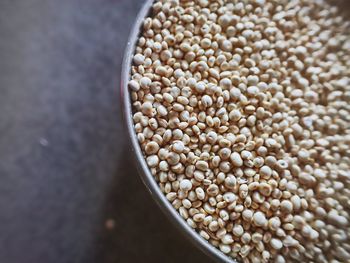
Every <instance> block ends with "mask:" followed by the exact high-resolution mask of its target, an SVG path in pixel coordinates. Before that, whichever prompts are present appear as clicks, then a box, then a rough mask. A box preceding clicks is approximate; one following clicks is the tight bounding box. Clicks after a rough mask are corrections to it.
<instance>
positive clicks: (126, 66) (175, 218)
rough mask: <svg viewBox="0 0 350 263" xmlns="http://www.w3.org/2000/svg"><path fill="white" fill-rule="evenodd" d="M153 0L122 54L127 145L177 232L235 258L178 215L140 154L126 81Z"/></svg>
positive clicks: (213, 253) (208, 250) (219, 256)
mask: <svg viewBox="0 0 350 263" xmlns="http://www.w3.org/2000/svg"><path fill="white" fill-rule="evenodd" d="M153 2H154V1H153V0H147V1H146V2H145V3H144V5H143V7H142V9H141V11H140V12H139V14H138V16H137V18H136V21H135V24H134V26H133V28H132V30H131V33H130V37H129V40H128V42H127V46H126V51H125V55H124V60H123V65H122V75H121V98H122V108H123V115H124V120H125V123H126V127H127V132H128V135H129V140H130V146H131V150H132V154H133V156H134V157H135V160H136V162H137V167H138V172H139V175H140V176H141V179H142V181H143V182H144V184H145V185H146V187H147V189H148V190H149V192H150V193H151V195H152V197H153V199H154V200H155V201H156V202H157V204H158V205H159V207H160V208H161V209H162V211H163V212H164V213H165V214H166V215H167V216H168V218H169V219H170V221H171V222H172V223H173V224H174V225H175V226H176V227H177V229H178V231H179V233H181V234H183V235H184V236H185V237H187V238H188V239H189V240H190V241H191V242H192V243H193V244H195V245H196V246H197V247H198V248H199V249H200V250H202V251H203V252H204V253H205V254H207V255H208V256H210V257H211V258H212V259H213V260H215V261H216V262H230V263H233V262H236V261H235V260H234V259H232V258H230V257H228V256H226V255H225V254H224V253H222V252H221V251H220V250H218V249H217V248H215V247H214V246H212V245H211V244H210V243H209V242H207V241H206V240H205V239H203V238H202V237H201V236H200V235H199V234H198V233H197V232H196V231H195V230H194V229H192V228H191V227H190V226H189V225H188V224H187V223H186V221H185V220H184V219H183V218H182V217H181V216H180V214H179V213H178V212H177V211H176V209H175V208H174V207H173V206H172V205H171V204H170V202H169V201H168V200H167V199H166V197H165V195H164V194H163V193H162V192H161V190H160V188H159V186H158V184H157V182H156V181H155V179H154V177H153V176H152V174H151V172H150V170H149V168H148V166H147V163H146V161H145V159H144V157H143V154H142V151H141V148H140V145H139V142H138V140H137V137H136V132H135V129H134V123H133V119H132V112H133V111H132V104H131V97H130V93H129V89H128V82H129V79H130V71H131V66H132V57H133V54H134V50H135V47H136V44H137V40H138V38H139V35H140V33H141V29H142V28H141V27H142V23H143V20H144V19H145V18H146V17H147V16H148V15H149V14H150V11H151V8H152V4H153Z"/></svg>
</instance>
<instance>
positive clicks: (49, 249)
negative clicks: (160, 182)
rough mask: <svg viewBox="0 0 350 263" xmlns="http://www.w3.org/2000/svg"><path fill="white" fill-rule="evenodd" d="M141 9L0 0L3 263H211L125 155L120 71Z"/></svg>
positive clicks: (100, 0) (122, 0)
mask: <svg viewBox="0 0 350 263" xmlns="http://www.w3.org/2000/svg"><path fill="white" fill-rule="evenodd" d="M141 5H142V1H140V0H138V1H136V0H80V1H79V0H64V1H63V0H59V1H58V0H50V1H48V0H22V1H21V0H1V2H0V36H1V39H0V176H1V177H0V178H1V181H0V211H1V213H0V262H1V263H22V262H23V263H37V262H38V263H53V262H57V263H66V262H67V263H68V262H69V263H70V262H74V263H75V262H77V263H80V262H81V263H83V262H84V263H90V262H93V263H94V262H99V263H105V262H106V263H110V262H211V261H210V260H209V259H208V258H207V257H206V256H204V255H203V254H202V253H201V252H200V251H198V250H197V248H195V247H194V246H193V245H192V244H190V243H189V242H188V241H187V240H186V239H185V238H184V236H182V235H181V234H179V233H178V232H177V231H176V229H175V228H174V226H173V225H172V224H170V222H169V221H168V219H167V218H165V216H164V215H163V214H162V213H161V211H160V210H159V208H158V206H156V204H155V203H154V201H153V200H152V198H151V196H150V195H149V193H148V192H147V190H146V188H145V187H144V185H143V184H142V182H141V180H140V179H139V177H138V175H137V171H136V170H135V164H134V163H133V158H132V156H131V154H130V152H128V143H127V140H126V136H127V135H126V132H125V129H124V128H123V125H122V119H121V112H120V111H121V109H120V98H119V79H120V76H119V74H120V71H121V61H122V56H123V51H124V48H125V44H126V40H127V36H128V33H129V30H130V29H131V26H132V24H133V20H134V19H135V16H136V14H137V12H138V10H139V8H140V7H141ZM107 219H112V220H114V222H115V226H114V228H112V229H107V228H106V226H105V222H106V220H107Z"/></svg>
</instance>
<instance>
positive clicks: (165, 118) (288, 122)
mask: <svg viewBox="0 0 350 263" xmlns="http://www.w3.org/2000/svg"><path fill="white" fill-rule="evenodd" d="M339 11H340V10H338V9H337V8H336V7H335V6H334V5H331V4H330V3H328V2H327V1H324V0H231V1H224V0H195V1H183V0H162V1H156V2H155V3H154V4H153V8H152V12H151V14H150V17H148V18H146V19H145V20H144V23H143V29H142V33H141V36H140V37H139V39H138V43H137V47H136V50H135V54H134V57H133V65H132V69H131V77H130V81H129V83H128V86H129V89H130V94H131V98H132V102H133V110H134V112H133V120H134V124H135V131H136V134H137V138H138V141H139V143H140V146H141V149H142V151H143V154H144V157H145V159H146V162H147V164H148V166H149V168H150V171H151V173H152V175H153V176H154V178H155V180H156V181H157V183H158V184H159V187H160V189H161V191H162V192H163V193H164V195H165V196H166V198H167V199H168V200H169V202H170V203H171V204H172V205H173V207H174V208H175V209H176V210H177V211H178V213H179V214H180V216H181V217H182V218H183V219H184V220H185V221H186V222H187V224H188V225H190V226H191V227H192V228H194V229H195V230H196V231H197V233H198V234H199V235H200V236H202V237H203V238H204V239H205V240H207V241H208V242H209V243H210V244H212V245H213V246H214V247H216V248H217V249H219V250H220V251H222V252H223V253H225V254H227V255H228V256H230V257H232V258H235V259H237V260H238V261H240V262H253V263H255V262H256V263H258V262H278V263H283V262H315V263H323V262H325V263H326V262H331V263H337V262H350V169H349V168H350V104H349V102H350V32H349V31H350V23H349V21H347V20H346V18H345V16H342V15H341V14H340V12H339Z"/></svg>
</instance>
